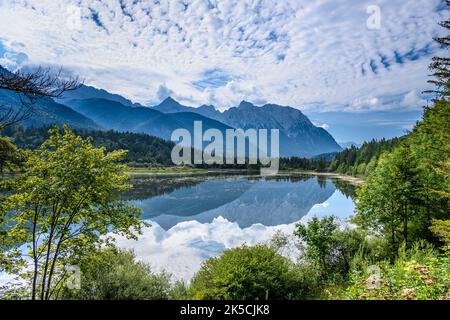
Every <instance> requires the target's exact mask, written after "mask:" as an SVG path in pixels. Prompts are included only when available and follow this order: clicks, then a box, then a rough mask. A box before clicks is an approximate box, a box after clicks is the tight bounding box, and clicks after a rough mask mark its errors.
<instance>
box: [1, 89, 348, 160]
mask: <svg viewBox="0 0 450 320" xmlns="http://www.w3.org/2000/svg"><path fill="white" fill-rule="evenodd" d="M19 102H20V101H19V100H18V95H17V94H16V93H13V92H8V91H7V90H0V105H5V104H9V105H11V104H18V103H19ZM34 111H35V113H34V114H33V116H32V117H31V118H30V119H28V120H27V121H26V122H25V123H24V124H25V125H26V126H32V127H39V126H48V125H51V124H63V123H67V124H68V125H69V126H72V127H74V128H77V129H80V128H86V129H96V130H107V129H114V130H117V131H129V132H136V133H146V134H149V135H154V136H157V137H161V138H164V139H170V136H171V133H172V132H173V131H174V130H175V129H178V128H185V129H187V130H189V131H190V132H191V133H192V132H193V126H194V121H202V125H203V130H207V129H209V128H216V129H219V130H220V131H221V132H223V133H225V130H226V129H231V128H241V129H244V130H246V129H250V128H253V129H279V131H280V155H281V156H285V157H286V156H303V157H312V156H315V155H318V154H323V153H330V152H336V151H340V150H341V149H342V148H341V146H339V144H338V143H337V142H336V141H335V140H334V138H333V137H332V136H331V135H330V134H329V133H328V132H327V131H326V130H325V129H323V128H320V127H316V126H314V124H313V123H312V122H311V121H310V120H309V119H308V118H307V117H306V116H305V115H304V114H303V113H302V112H301V111H300V110H298V109H295V108H292V107H288V106H280V105H276V104H266V105H263V106H255V105H253V104H252V103H250V102H246V101H242V102H241V103H240V104H239V105H238V106H236V107H233V108H230V109H228V110H226V111H224V112H220V111H218V110H217V109H216V108H215V107H214V106H211V105H202V106H200V107H198V108H194V107H189V106H184V105H182V104H180V103H178V102H177V101H176V100H174V99H173V98H171V97H168V98H166V99H165V100H164V101H162V102H161V103H160V104H159V105H156V106H143V105H141V104H138V103H133V102H132V101H130V100H129V99H126V98H125V97H123V96H121V95H118V94H112V93H109V92H108V91H106V90H103V89H97V88H94V87H90V86H85V85H81V86H80V87H79V88H78V89H76V90H73V91H69V92H66V93H65V94H64V96H63V97H61V98H59V99H55V100H53V99H50V98H44V99H39V100H38V101H37V103H36V105H35V107H34Z"/></svg>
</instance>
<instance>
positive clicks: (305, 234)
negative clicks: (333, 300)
mask: <svg viewBox="0 0 450 320" xmlns="http://www.w3.org/2000/svg"><path fill="white" fill-rule="evenodd" d="M294 235H296V236H297V237H299V238H300V239H301V240H302V241H303V242H304V243H305V244H306V248H305V258H306V263H307V264H308V265H309V266H310V268H318V270H319V271H320V273H321V279H322V282H323V283H330V282H331V283H342V282H344V281H345V279H346V275H347V273H348V271H349V270H350V266H351V263H352V260H353V257H354V256H355V255H356V253H357V252H358V251H359V250H361V248H363V247H364V245H365V242H366V241H365V236H366V234H365V233H364V232H361V230H356V229H343V230H341V229H340V228H339V225H338V223H337V222H336V220H335V218H334V217H333V216H330V217H324V218H322V219H319V218H317V217H314V218H312V219H311V221H309V222H308V224H307V225H304V224H302V223H299V224H297V225H296V229H295V232H294Z"/></svg>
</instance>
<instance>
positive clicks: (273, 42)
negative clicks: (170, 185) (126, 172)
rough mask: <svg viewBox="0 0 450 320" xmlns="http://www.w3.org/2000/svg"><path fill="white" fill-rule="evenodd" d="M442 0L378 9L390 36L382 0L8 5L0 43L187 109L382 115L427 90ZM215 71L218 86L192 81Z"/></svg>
mask: <svg viewBox="0 0 450 320" xmlns="http://www.w3.org/2000/svg"><path fill="white" fill-rule="evenodd" d="M440 3H441V1H440V0H378V1H375V4H377V5H379V6H380V9H381V29H380V30H369V29H368V28H367V27H366V20H367V19H368V18H369V15H368V14H367V13H366V8H367V6H368V5H372V4H374V1H373V0H361V1H358V3H357V4H355V2H354V1H352V0H345V1H340V2H339V5H336V2H335V1H332V0H314V1H312V0H302V1H300V0H298V1H290V0H280V1H272V0H262V1H258V2H255V1H250V0H227V1H225V0H224V1H215V0H212V1H208V2H205V1H201V0H191V1H178V0H171V1H168V0H161V1H159V2H158V4H155V3H152V2H148V1H131V0H123V1H120V2H119V1H95V2H92V1H88V0H79V1H70V0H68V1H53V0H43V1H39V2H36V1H31V0H21V1H3V2H1V3H0V39H1V40H0V41H1V42H2V43H3V45H4V46H5V47H6V48H7V49H8V50H10V51H11V52H20V53H24V54H26V55H27V57H28V60H27V61H28V63H31V64H56V65H64V66H66V67H67V68H69V69H70V70H73V71H74V72H77V73H79V74H80V75H81V76H83V77H85V78H86V82H87V84H90V85H95V86H99V87H103V88H105V89H107V90H109V91H112V92H117V93H120V94H123V95H125V96H127V97H129V98H131V99H132V100H135V101H139V102H146V101H154V100H155V99H157V98H158V92H159V88H160V86H161V85H163V86H164V87H166V88H170V90H171V91H172V92H173V93H174V94H175V95H176V96H177V97H179V98H180V100H181V102H186V101H189V102H193V103H190V104H195V105H200V104H203V103H206V104H210V103H213V104H215V105H217V106H218V107H220V108H226V107H230V106H232V105H236V104H237V103H238V102H239V101H240V100H242V99H246V100H249V101H261V100H264V101H269V102H272V103H279V104H282V105H291V106H295V107H304V108H317V105H320V106H322V108H323V109H327V110H330V109H338V108H342V106H346V108H347V109H348V110H366V109H367V110H374V109H379V108H381V107H382V108H389V107H392V106H386V105H382V104H378V103H371V102H373V101H377V100H382V99H383V97H386V96H397V95H401V94H405V93H408V92H410V91H412V90H413V91H415V92H421V91H422V90H423V89H425V88H426V78H427V74H428V70H427V66H428V64H429V58H430V55H431V54H432V53H434V52H437V51H438V48H437V47H436V46H435V45H433V44H432V37H433V36H436V35H437V34H438V32H439V30H440V28H439V27H438V26H437V24H436V23H437V21H439V20H442V19H443V18H444V15H448V14H447V13H446V12H445V11H437V7H438V6H439V4H440ZM74 7H75V8H79V9H80V10H79V11H78V10H73V9H74ZM78 13H80V16H79V17H74V14H75V15H78ZM78 18H79V22H80V23H79V25H78V23H76V24H75V26H77V27H73V26H74V24H73V23H69V22H73V21H78V20H77V19H78ZM3 59H5V58H3ZM2 61H3V62H4V63H5V61H6V63H9V64H10V63H11V62H10V61H9V60H2ZM217 68H220V70H221V71H222V72H223V74H222V76H224V78H223V79H221V81H220V83H221V85H217V84H216V85H213V86H211V87H208V88H199V87H196V86H195V85H194V83H195V82H198V81H202V80H203V78H204V74H205V72H206V71H207V70H213V69H217ZM226 75H228V76H226ZM209 80H211V79H209ZM222 82H223V83H222ZM368 97H369V98H368ZM183 98H184V99H183ZM367 99H369V100H367ZM370 99H372V100H370ZM408 99H409V98H408ZM183 100H184V101H183ZM364 102H368V103H364ZM313 106H314V107H313ZM395 106H397V107H402V108H403V107H404V106H403V105H402V104H399V103H395Z"/></svg>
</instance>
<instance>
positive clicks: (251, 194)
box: [125, 175, 354, 230]
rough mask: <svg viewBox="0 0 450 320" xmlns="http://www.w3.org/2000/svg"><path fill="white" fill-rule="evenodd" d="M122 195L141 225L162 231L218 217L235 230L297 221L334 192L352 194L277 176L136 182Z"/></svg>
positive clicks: (322, 179) (328, 182) (324, 183)
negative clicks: (137, 213)
mask: <svg viewBox="0 0 450 320" xmlns="http://www.w3.org/2000/svg"><path fill="white" fill-rule="evenodd" d="M132 182H133V185H134V189H133V190H132V191H130V192H129V193H128V194H126V195H125V199H127V200H130V201H131V202H132V203H133V204H135V205H136V206H137V207H139V208H141V209H142V210H143V211H144V214H143V216H142V219H144V220H151V221H153V222H156V223H157V224H159V225H160V226H161V227H162V228H163V229H165V230H168V229H170V228H172V227H173V226H175V225H176V224H178V223H179V222H182V221H191V220H195V221H198V222H200V223H209V222H211V221H213V219H214V218H216V217H219V216H222V217H223V218H225V219H227V220H228V221H231V222H236V223H237V224H238V225H239V227H241V228H246V227H249V226H251V225H254V224H257V223H260V224H262V225H265V226H276V225H280V224H290V223H293V222H296V221H299V220H300V219H301V218H302V217H303V216H305V215H306V214H307V213H308V212H309V211H310V210H311V208H313V207H314V206H315V205H317V204H321V203H324V202H325V201H326V200H327V199H329V198H330V197H331V196H332V195H333V193H335V192H336V190H339V191H338V192H341V193H343V194H344V195H345V196H347V197H348V196H351V195H352V194H353V191H354V190H353V188H352V187H351V186H349V185H348V184H346V183H343V182H342V181H338V180H334V179H330V178H328V177H326V176H311V175H279V176H275V177H264V178H263V177H258V176H207V177H205V176H196V177H195V176H194V177H142V176H141V177H136V178H134V179H133V181H132Z"/></svg>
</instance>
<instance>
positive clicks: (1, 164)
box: [0, 137, 26, 176]
mask: <svg viewBox="0 0 450 320" xmlns="http://www.w3.org/2000/svg"><path fill="white" fill-rule="evenodd" d="M25 157H26V156H25V153H24V152H23V151H20V150H18V149H17V148H16V146H15V145H14V144H12V143H11V141H10V140H9V139H7V138H1V137H0V175H2V176H3V173H4V171H5V170H9V171H14V170H16V169H18V168H19V167H21V165H22V163H23V162H24V160H25Z"/></svg>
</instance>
